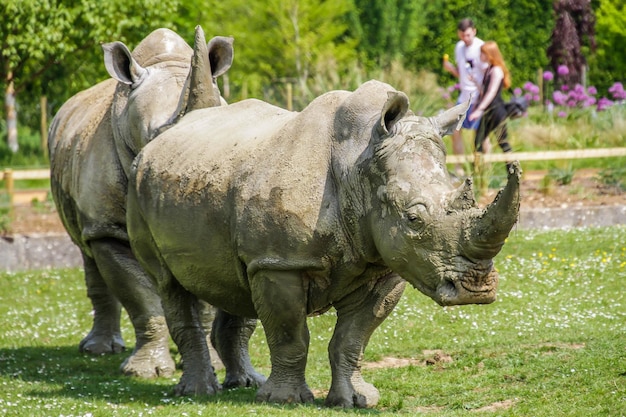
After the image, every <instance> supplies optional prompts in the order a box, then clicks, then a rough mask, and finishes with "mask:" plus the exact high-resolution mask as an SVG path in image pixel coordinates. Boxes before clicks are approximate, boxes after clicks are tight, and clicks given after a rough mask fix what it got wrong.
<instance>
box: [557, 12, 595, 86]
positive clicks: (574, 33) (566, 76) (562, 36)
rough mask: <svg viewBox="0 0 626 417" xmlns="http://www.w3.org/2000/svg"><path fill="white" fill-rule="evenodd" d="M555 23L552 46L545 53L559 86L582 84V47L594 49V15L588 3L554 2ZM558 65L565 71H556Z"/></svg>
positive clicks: (583, 65) (583, 58) (583, 62)
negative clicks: (587, 45) (586, 45)
mask: <svg viewBox="0 0 626 417" xmlns="http://www.w3.org/2000/svg"><path fill="white" fill-rule="evenodd" d="M554 13H555V15H556V23H555V26H554V31H553V32H552V43H551V44H550V46H549V47H548V50H547V54H548V57H549V58H550V63H551V65H552V68H553V69H554V70H555V72H556V74H557V79H558V80H559V81H560V84H565V85H569V86H573V85H574V84H576V83H581V84H582V83H583V81H584V80H583V75H584V73H585V68H586V66H587V60H586V59H585V55H584V53H583V46H584V45H585V44H589V46H590V48H591V51H593V50H594V49H595V40H594V34H595V27H594V26H595V16H594V14H593V10H592V8H591V0H556V1H555V2H554ZM560 66H565V67H567V69H568V71H567V72H566V71H558V68H559V67H560Z"/></svg>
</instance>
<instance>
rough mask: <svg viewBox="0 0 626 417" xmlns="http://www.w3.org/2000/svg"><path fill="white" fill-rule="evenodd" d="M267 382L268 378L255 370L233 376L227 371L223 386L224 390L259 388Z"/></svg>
mask: <svg viewBox="0 0 626 417" xmlns="http://www.w3.org/2000/svg"><path fill="white" fill-rule="evenodd" d="M265 381H267V378H266V377H265V376H264V375H261V374H260V373H258V372H256V371H255V370H253V369H252V370H249V371H247V372H245V373H242V374H232V373H229V372H228V371H227V372H226V377H225V378H224V383H223V384H222V385H223V386H224V389H233V388H258V387H260V386H262V385H263V384H264V383H265Z"/></svg>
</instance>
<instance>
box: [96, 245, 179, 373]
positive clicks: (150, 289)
mask: <svg viewBox="0 0 626 417" xmlns="http://www.w3.org/2000/svg"><path fill="white" fill-rule="evenodd" d="M90 246H91V250H92V253H93V255H94V259H95V260H96V264H97V266H98V270H99V271H100V273H101V275H102V277H103V279H104V281H105V282H106V284H107V286H108V288H109V289H110V290H111V291H112V292H113V293H114V295H115V296H116V298H117V299H118V300H119V301H120V302H121V303H122V306H123V307H124V309H125V310H126V311H127V312H128V315H129V317H130V320H131V322H132V325H133V328H134V330H135V341H136V343H135V348H134V350H133V352H132V354H131V355H130V356H129V357H128V358H127V359H126V360H125V361H124V363H123V364H122V365H121V371H122V373H124V374H125V375H129V376H138V377H141V378H155V377H161V376H170V375H172V374H173V373H174V371H175V364H174V360H173V359H172V357H171V355H170V352H169V334H168V330H167V325H166V323H165V319H164V317H163V310H162V308H161V302H160V298H159V296H158V293H157V290H156V287H155V285H154V283H153V282H152V280H151V279H150V278H149V277H148V276H147V275H146V273H145V272H144V271H143V269H142V268H141V266H140V265H139V263H138V262H137V260H136V259H135V257H134V255H133V254H132V252H131V250H130V247H129V246H128V244H127V243H126V242H121V241H119V240H116V239H99V240H95V241H92V242H90ZM117 321H118V323H119V318H118V320H117Z"/></svg>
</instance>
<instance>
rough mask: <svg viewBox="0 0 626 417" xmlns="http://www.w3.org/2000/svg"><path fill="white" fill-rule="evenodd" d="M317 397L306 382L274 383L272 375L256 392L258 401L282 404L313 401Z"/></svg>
mask: <svg viewBox="0 0 626 417" xmlns="http://www.w3.org/2000/svg"><path fill="white" fill-rule="evenodd" d="M314 399H315V397H314V396H313V392H311V390H310V389H309V387H308V386H307V384H306V383H302V384H300V385H299V386H298V385H296V384H289V383H282V384H275V383H272V380H271V377H270V379H268V380H267V382H266V383H265V384H263V386H262V387H261V388H260V389H259V391H258V392H257V394H256V401H257V402H269V403H280V404H300V403H312V402H313V400H314Z"/></svg>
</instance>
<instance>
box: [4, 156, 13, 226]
mask: <svg viewBox="0 0 626 417" xmlns="http://www.w3.org/2000/svg"><path fill="white" fill-rule="evenodd" d="M4 186H5V187H6V189H7V194H8V195H9V217H10V218H13V192H14V189H15V184H14V183H13V170H12V169H11V168H6V169H5V170H4Z"/></svg>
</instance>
